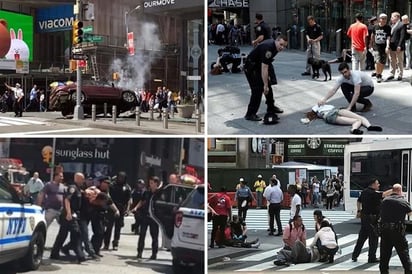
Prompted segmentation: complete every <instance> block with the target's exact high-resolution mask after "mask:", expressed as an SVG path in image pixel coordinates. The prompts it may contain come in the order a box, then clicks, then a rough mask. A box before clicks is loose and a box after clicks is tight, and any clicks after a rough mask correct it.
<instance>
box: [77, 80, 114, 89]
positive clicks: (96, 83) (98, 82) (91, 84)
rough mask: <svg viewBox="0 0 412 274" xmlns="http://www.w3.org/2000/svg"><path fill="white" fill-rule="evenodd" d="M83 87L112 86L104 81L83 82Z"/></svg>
mask: <svg viewBox="0 0 412 274" xmlns="http://www.w3.org/2000/svg"><path fill="white" fill-rule="evenodd" d="M83 85H86V86H100V87H111V86H112V84H111V83H108V82H104V81H93V80H83Z"/></svg>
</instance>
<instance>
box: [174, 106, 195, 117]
mask: <svg viewBox="0 0 412 274" xmlns="http://www.w3.org/2000/svg"><path fill="white" fill-rule="evenodd" d="M176 108H177V111H178V115H179V117H181V118H192V115H193V112H194V111H195V105H177V106H176Z"/></svg>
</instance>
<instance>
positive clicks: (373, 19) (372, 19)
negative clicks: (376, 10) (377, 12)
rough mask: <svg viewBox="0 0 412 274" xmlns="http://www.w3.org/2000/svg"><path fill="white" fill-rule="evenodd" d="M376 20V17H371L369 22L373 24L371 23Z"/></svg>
mask: <svg viewBox="0 0 412 274" xmlns="http://www.w3.org/2000/svg"><path fill="white" fill-rule="evenodd" d="M376 19H377V18H376V16H373V17H371V18H370V19H369V22H373V21H375V20H376Z"/></svg>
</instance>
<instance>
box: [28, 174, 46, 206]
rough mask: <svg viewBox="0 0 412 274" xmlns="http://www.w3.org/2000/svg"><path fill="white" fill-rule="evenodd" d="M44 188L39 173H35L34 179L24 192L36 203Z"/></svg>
mask: <svg viewBox="0 0 412 274" xmlns="http://www.w3.org/2000/svg"><path fill="white" fill-rule="evenodd" d="M43 187H44V184H43V181H42V180H41V179H40V178H39V173H38V172H34V173H33V177H31V178H30V180H29V181H28V182H27V184H26V185H25V186H24V189H23V191H24V194H25V195H26V196H29V197H32V198H33V201H36V200H37V195H39V192H40V191H41V190H42V189H43Z"/></svg>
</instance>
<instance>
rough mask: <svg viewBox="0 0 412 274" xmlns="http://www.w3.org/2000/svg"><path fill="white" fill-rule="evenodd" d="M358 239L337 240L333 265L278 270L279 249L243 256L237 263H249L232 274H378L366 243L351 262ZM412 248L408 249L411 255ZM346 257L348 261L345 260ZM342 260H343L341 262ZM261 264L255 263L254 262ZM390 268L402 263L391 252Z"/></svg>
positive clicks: (408, 239) (394, 253) (317, 264)
mask: <svg viewBox="0 0 412 274" xmlns="http://www.w3.org/2000/svg"><path fill="white" fill-rule="evenodd" d="M406 238H407V241H408V242H412V235H406ZM357 239H358V234H349V235H346V236H343V237H342V238H339V245H340V246H341V251H340V252H339V253H337V254H336V255H335V263H333V264H327V263H326V264H325V263H320V262H316V263H304V264H296V265H291V266H289V267H282V268H278V267H277V266H275V265H274V264H273V260H272V259H274V258H275V255H276V254H277V252H278V251H279V250H280V249H281V248H278V249H274V250H269V251H264V252H261V253H258V254H254V255H252V256H245V257H242V258H239V259H236V261H237V262H240V264H239V265H241V263H243V264H245V263H246V262H251V263H250V264H248V265H247V266H246V267H242V268H240V269H236V270H234V272H248V273H255V272H262V271H267V270H270V269H273V270H275V269H276V270H279V271H285V272H291V273H294V272H297V271H305V270H310V269H312V270H313V269H319V270H320V271H322V272H328V271H329V272H336V271H350V270H351V269H355V268H356V269H362V271H368V272H369V273H378V272H379V264H368V247H369V246H368V241H366V242H365V244H364V246H363V248H362V250H363V252H361V254H360V256H359V257H358V261H357V262H353V261H352V253H353V249H354V247H355V245H356V241H357ZM307 241H308V244H310V243H311V242H312V241H313V238H310V239H308V240H307ZM411 251H412V247H411V248H410V249H409V252H410V253H411ZM376 255H377V257H379V248H378V250H377V254H376ZM345 257H348V259H345ZM342 259H344V260H343V261H342ZM259 261H260V262H261V263H257V264H255V263H256V262H259ZM389 266H390V268H394V267H395V268H396V267H402V263H401V261H400V260H399V257H398V255H397V253H396V252H393V256H392V257H391V260H390V262H389Z"/></svg>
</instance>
